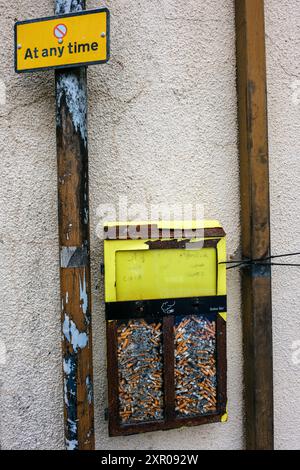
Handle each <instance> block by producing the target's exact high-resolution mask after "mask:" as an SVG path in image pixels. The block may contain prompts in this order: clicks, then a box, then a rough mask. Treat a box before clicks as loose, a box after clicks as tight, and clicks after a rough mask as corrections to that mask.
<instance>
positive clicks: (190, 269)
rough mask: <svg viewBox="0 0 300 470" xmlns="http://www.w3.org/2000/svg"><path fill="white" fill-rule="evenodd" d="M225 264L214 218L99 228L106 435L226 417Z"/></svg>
mask: <svg viewBox="0 0 300 470" xmlns="http://www.w3.org/2000/svg"><path fill="white" fill-rule="evenodd" d="M225 261H226V235H225V232H224V230H223V228H222V226H221V225H220V223H219V222H217V221H212V220H204V221H192V222H172V223H167V222H152V223H146V222H144V223H143V222H140V223H109V224H107V225H106V226H105V241H104V272H105V303H106V322H107V366H108V396H109V406H108V415H109V432H110V435H111V436H118V435H128V434H135V433H140V432H146V431H155V430H159V429H172V428H178V427H181V426H191V425H200V424H205V423H211V422H218V421H223V422H224V421H226V420H227V413H226V406H227V394H226V369H227V364H226V311H227V308H226V264H224V262H225Z"/></svg>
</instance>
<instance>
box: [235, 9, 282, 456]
mask: <svg viewBox="0 0 300 470" xmlns="http://www.w3.org/2000/svg"><path fill="white" fill-rule="evenodd" d="M235 8H236V42H237V85H238V102H239V114H238V122H239V151H240V176H241V223H242V254H243V257H246V258H251V259H261V258H264V257H266V256H268V255H269V254H270V217H269V168H268V133H267V98H266V62H265V29H264V2H263V0H236V2H235ZM242 272H243V274H242V300H243V336H244V386H245V405H246V439H247V448H248V449H272V448H273V445H274V444H273V365H272V303H271V268H270V267H269V266H260V265H255V264H253V265H251V266H250V267H248V268H244V269H243V270H242Z"/></svg>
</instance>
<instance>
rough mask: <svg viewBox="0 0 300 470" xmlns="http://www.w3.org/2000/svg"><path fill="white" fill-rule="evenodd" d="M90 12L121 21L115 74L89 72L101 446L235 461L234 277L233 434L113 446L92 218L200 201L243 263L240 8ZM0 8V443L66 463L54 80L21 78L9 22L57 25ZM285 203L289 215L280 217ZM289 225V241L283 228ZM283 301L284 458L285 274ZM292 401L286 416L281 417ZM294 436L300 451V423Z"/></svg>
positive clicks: (286, 68)
mask: <svg viewBox="0 0 300 470" xmlns="http://www.w3.org/2000/svg"><path fill="white" fill-rule="evenodd" d="M87 4H88V7H89V8H93V7H96V6H102V5H106V6H108V7H109V8H110V10H111V14H112V18H111V21H112V37H111V46H112V47H111V57H112V58H111V61H110V63H109V64H107V65H102V66H97V67H90V69H89V148H90V202H91V242H92V268H93V304H94V305H93V328H94V367H95V371H94V372H95V375H94V383H95V411H96V416H95V418H96V440H97V448H102V449H116V448H119V449H126V448H136V449H168V448H169V449H171V448H177V449H189V448H190V449H193V448H196V449H203V448H211V449H213V448H220V449H240V448H242V447H243V445H244V441H243V404H242V403H243V402H242V383H241V382H242V353H241V324H240V320H241V313H240V294H239V287H240V285H239V274H238V272H235V271H229V275H228V295H229V321H228V362H229V371H228V372H229V376H228V384H229V400H230V401H229V414H230V420H229V422H228V423H227V424H224V425H222V424H213V425H209V426H202V427H197V428H190V429H182V430H176V431H168V432H158V433H151V434H145V435H141V436H138V437H137V436H131V437H126V438H108V435H107V424H106V423H105V421H104V409H105V407H106V369H105V334H104V311H103V289H102V279H101V277H100V275H99V264H100V262H101V260H102V251H101V250H102V244H101V242H100V241H99V239H98V238H97V236H96V233H95V230H96V226H97V223H98V219H97V215H96V211H97V208H98V207H99V205H100V204H101V203H103V202H104V203H105V202H117V201H118V197H119V195H124V194H125V195H127V197H128V201H129V203H138V202H147V203H148V204H151V203H158V202H166V201H170V200H172V201H173V202H178V203H186V202H192V201H197V202H200V203H203V204H204V206H205V215H206V217H209V218H218V219H220V220H221V221H222V223H223V224H224V227H225V229H226V231H227V233H228V251H229V254H235V253H237V252H238V249H239V188H238V184H239V181H238V155H237V129H236V91H235V50H234V5H233V0H223V1H221V0H211V1H210V2H204V1H202V0H197V1H196V0H186V1H185V2H184V9H183V7H180V6H179V5H180V3H179V2H177V1H175V0H161V1H159V0H149V1H147V2H146V1H145V0H140V1H137V0H127V1H125V0H115V1H106V2H101V1H98V2H97V1H90V2H87ZM33 5H34V6H33ZM290 5H294V8H297V2H296V0H294V1H293V2H287V1H285V2H282V1H279V0H278V1H277V0H276V1H272V2H271V1H267V31H268V65H269V73H270V74H271V77H270V85H269V93H270V97H269V102H270V120H273V123H271V125H270V137H271V142H270V143H271V145H270V150H271V157H272V162H271V163H272V165H271V176H272V211H273V213H272V215H273V249H274V251H275V250H276V251H280V250H281V247H282V245H283V244H284V242H285V240H286V238H288V239H289V245H290V247H291V248H296V240H297V236H296V235H297V233H298V232H297V233H296V235H295V231H297V230H300V228H299V224H298V227H297V226H295V224H294V223H293V221H292V220H289V219H288V218H291V217H292V216H291V214H292V213H293V216H294V215H295V214H297V200H296V194H295V193H296V191H295V189H293V186H294V187H295V186H296V184H297V179H296V175H295V167H296V164H297V160H296V156H297V155H296V154H297V152H296V150H297V149H296V145H297V144H298V146H299V139H298V142H297V133H296V131H297V129H296V126H299V124H298V123H299V119H298V122H297V117H298V118H299V105H298V107H297V106H296V105H293V104H292V102H291V94H292V91H291V88H290V87H291V84H292V82H293V80H297V72H298V70H297V69H296V67H297V66H298V64H299V60H298V64H297V63H296V59H297V58H296V57H294V55H295V52H293V50H292V48H293V47H294V43H295V36H296V33H297V22H296V18H295V15H294V14H293V9H292V7H291V6H290ZM0 6H1V7H2V8H1V11H2V12H3V16H2V17H1V20H0V22H1V27H0V41H1V43H2V44H5V45H6V47H5V48H1V49H0V56H1V57H0V60H1V79H2V81H3V82H4V83H5V86H6V104H5V103H4V100H3V99H2V102H1V104H0V135H1V142H3V144H2V146H1V159H0V165H1V170H0V174H1V185H0V200H1V213H0V217H1V219H0V253H1V259H0V285H1V298H2V303H1V323H0V344H1V345H2V346H1V348H2V349H1V348H0V354H1V356H0V359H1V358H2V360H1V361H0V394H1V396H0V417H1V419H0V445H1V448H3V449H18V448H25V449H45V448H48V449H59V448H62V447H63V413H62V380H61V351H60V339H61V332H60V314H59V310H60V298H59V280H58V272H59V271H58V236H57V232H58V228H57V194H56V147H55V128H54V126H55V120H54V78H53V72H43V73H35V74H30V75H29V74H28V75H27V74H25V75H20V76H17V75H16V74H15V73H14V71H13V34H12V31H13V24H14V20H15V19H19V20H21V19H28V18H34V17H39V16H47V15H49V14H51V13H52V11H53V2H52V1H51V0H41V1H40V2H32V1H29V0H22V1H16V2H13V3H12V4H9V5H8V4H7V2H5V3H4V2H2V0H0ZM298 8H299V7H298ZM298 25H299V18H298ZM278 28H279V29H280V32H281V33H280V34H278ZM298 41H299V36H298ZM293 74H294V75H295V76H293ZM283 84H284V87H285V88H284V87H283ZM1 86H2V85H1ZM0 91H1V90H0ZM1 96H2V95H1ZM283 109H284V110H285V113H283ZM297 113H298V114H297ZM293 126H294V127H293ZM289 147H291V148H290V151H289V152H286V149H289ZM287 157H289V158H287ZM292 162H293V164H292ZM284 185H285V187H284ZM287 194H289V195H290V196H289V199H288V204H289V205H292V207H293V210H291V211H287V209H286V206H287V200H286V199H287ZM289 223H290V224H291V227H293V228H291V229H289V228H288V224H289ZM289 230H290V231H289ZM277 247H278V249H277ZM284 249H285V248H284ZM274 287H275V292H274V301H275V302H274V303H275V304H276V307H275V308H274V311H275V319H274V323H275V325H274V326H275V334H274V340H275V367H276V371H275V372H276V374H275V386H276V389H275V395H276V404H277V411H276V424H277V431H276V437H277V445H278V446H280V447H282V448H288V447H289V445H290V442H291V441H290V440H288V437H289V435H290V434H291V432H290V429H289V427H288V423H289V422H290V421H291V420H292V419H294V420H295V419H296V416H295V410H297V409H298V414H299V404H298V403H299V399H298V402H297V401H296V400H295V401H294V399H293V397H295V395H294V393H296V386H297V385H298V391H297V393H298V394H299V381H298V384H297V383H296V379H297V368H296V367H295V366H292V365H291V362H290V361H291V338H293V339H295V340H297V339H300V338H297V332H296V331H297V330H296V327H295V324H294V322H295V321H297V316H296V313H295V314H294V317H292V316H291V310H292V308H294V311H295V312H296V307H297V300H296V298H295V295H294V296H293V289H295V290H296V289H297V283H296V272H295V274H294V275H293V276H290V275H289V274H288V271H287V272H284V271H282V270H280V271H275V272H274ZM298 292H299V289H298ZM292 318H294V321H292ZM298 324H299V320H298ZM283 332H284V333H283ZM298 336H299V335H298ZM4 348H6V364H5V363H4V362H5V361H4V360H3V357H4V352H3V351H4ZM1 350H2V353H1ZM298 371H299V366H298ZM285 387H286V388H285ZM293 388H295V390H293ZM286 395H288V396H289V406H288V408H286V407H285V406H284V405H283V400H284V398H285V396H286ZM298 398H299V395H298ZM297 407H298V408H297ZM292 429H293V437H292V438H291V439H294V444H293V445H294V447H297V441H299V434H300V429H299V420H298V424H297V423H295V425H294V426H293V428H292ZM297 433H298V434H297ZM297 436H298V438H297ZM298 447H299V446H298Z"/></svg>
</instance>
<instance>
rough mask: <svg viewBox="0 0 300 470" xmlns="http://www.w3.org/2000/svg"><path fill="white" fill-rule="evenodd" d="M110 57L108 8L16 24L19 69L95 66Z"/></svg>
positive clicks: (16, 53) (19, 70)
mask: <svg viewBox="0 0 300 470" xmlns="http://www.w3.org/2000/svg"><path fill="white" fill-rule="evenodd" d="M108 59H109V11H108V9H107V8H100V9H97V10H88V11H82V12H79V13H73V14H69V15H59V16H52V17H49V18H39V19H35V20H28V21H19V22H17V23H16V24H15V69H16V72H31V71H34V70H42V69H49V68H67V67H75V66H79V65H92V64H99V63H103V62H107V61H108Z"/></svg>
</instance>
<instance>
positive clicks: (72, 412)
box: [55, 0, 95, 450]
mask: <svg viewBox="0 0 300 470" xmlns="http://www.w3.org/2000/svg"><path fill="white" fill-rule="evenodd" d="M85 3H86V2H85V0H56V1H55V14H57V15H59V14H64V13H71V12H79V11H82V10H85V7H86V5H85ZM65 40H67V37H66V39H65ZM55 86H56V138H57V165H58V219H59V244H60V286H61V321H62V354H63V377H64V422H65V445H66V449H68V450H77V449H79V450H92V449H94V447H95V443H94V405H93V362H92V326H91V282H90V277H91V276H90V237H89V194H88V138H87V77H86V68H85V67H78V68H72V69H70V70H57V71H56V73H55Z"/></svg>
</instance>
